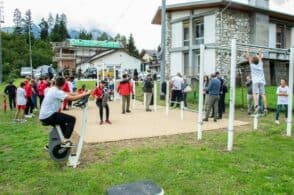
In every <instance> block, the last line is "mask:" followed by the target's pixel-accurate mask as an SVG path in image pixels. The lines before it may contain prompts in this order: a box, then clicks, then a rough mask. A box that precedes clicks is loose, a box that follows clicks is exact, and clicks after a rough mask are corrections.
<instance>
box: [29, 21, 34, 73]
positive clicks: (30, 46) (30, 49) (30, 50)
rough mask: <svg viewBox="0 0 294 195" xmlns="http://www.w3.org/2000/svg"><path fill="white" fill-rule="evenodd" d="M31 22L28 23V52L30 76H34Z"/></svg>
mask: <svg viewBox="0 0 294 195" xmlns="http://www.w3.org/2000/svg"><path fill="white" fill-rule="evenodd" d="M31 25H32V24H31V22H30V24H29V52H30V66H31V70H32V75H31V76H32V78H34V71H33V61H32V41H31Z"/></svg>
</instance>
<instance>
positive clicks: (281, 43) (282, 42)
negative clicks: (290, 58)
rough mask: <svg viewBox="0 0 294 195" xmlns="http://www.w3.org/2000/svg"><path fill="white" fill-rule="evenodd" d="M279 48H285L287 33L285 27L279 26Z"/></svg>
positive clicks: (277, 44) (277, 45)
mask: <svg viewBox="0 0 294 195" xmlns="http://www.w3.org/2000/svg"><path fill="white" fill-rule="evenodd" d="M276 47H277V48H285V32H284V26H282V25H277V43H276Z"/></svg>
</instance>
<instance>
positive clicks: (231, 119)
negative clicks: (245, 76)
mask: <svg viewBox="0 0 294 195" xmlns="http://www.w3.org/2000/svg"><path fill="white" fill-rule="evenodd" d="M236 65H237V43H236V39H232V49H231V78H230V85H231V86H230V111H229V125H228V151H232V149H233V131H234V114H235V88H236Z"/></svg>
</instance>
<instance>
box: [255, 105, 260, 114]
mask: <svg viewBox="0 0 294 195" xmlns="http://www.w3.org/2000/svg"><path fill="white" fill-rule="evenodd" d="M258 112H259V106H258V105H256V106H255V107H254V114H258Z"/></svg>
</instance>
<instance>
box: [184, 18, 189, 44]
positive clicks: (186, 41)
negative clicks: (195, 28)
mask: <svg viewBox="0 0 294 195" xmlns="http://www.w3.org/2000/svg"><path fill="white" fill-rule="evenodd" d="M183 28H184V29H183V39H184V40H183V43H184V46H189V45H190V36H189V21H184V23H183Z"/></svg>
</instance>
